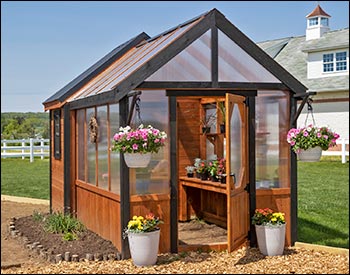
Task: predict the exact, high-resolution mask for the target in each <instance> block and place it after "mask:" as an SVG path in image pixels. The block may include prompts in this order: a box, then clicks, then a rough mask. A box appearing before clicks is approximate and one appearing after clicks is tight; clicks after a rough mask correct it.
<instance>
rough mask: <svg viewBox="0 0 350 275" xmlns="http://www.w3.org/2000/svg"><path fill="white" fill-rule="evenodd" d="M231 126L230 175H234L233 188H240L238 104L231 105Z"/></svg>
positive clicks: (240, 132)
mask: <svg viewBox="0 0 350 275" xmlns="http://www.w3.org/2000/svg"><path fill="white" fill-rule="evenodd" d="M230 125H231V133H230V137H231V146H230V150H231V163H230V168H231V173H234V174H235V178H236V182H235V187H236V188H237V187H239V186H240V182H239V179H240V178H241V173H242V151H241V150H242V117H241V114H240V112H239V109H238V104H236V103H235V104H234V105H233V112H232V116H231V120H230Z"/></svg>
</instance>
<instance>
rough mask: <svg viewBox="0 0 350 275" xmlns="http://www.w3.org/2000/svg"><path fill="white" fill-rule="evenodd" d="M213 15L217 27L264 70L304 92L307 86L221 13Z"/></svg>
mask: <svg viewBox="0 0 350 275" xmlns="http://www.w3.org/2000/svg"><path fill="white" fill-rule="evenodd" d="M215 16H216V25H217V27H218V28H219V29H220V30H221V31H222V32H223V33H224V34H226V35H227V36H228V37H229V38H230V39H231V40H232V41H234V42H235V43H236V44H237V45H238V46H239V47H241V48H242V49H243V50H244V51H246V52H247V53H248V54H249V55H250V56H251V57H252V58H254V59H255V60H256V61H257V62H259V63H260V64H261V65H262V66H264V67H265V69H266V70H268V71H269V72H271V73H272V74H273V75H274V76H276V77H277V78H278V79H280V80H281V81H282V82H283V83H285V84H286V85H287V86H288V87H289V88H290V89H291V90H292V91H293V92H294V93H299V94H302V93H305V92H306V90H307V88H306V87H305V86H304V85H303V84H302V83H301V82H299V81H298V80H297V79H296V78H295V77H294V76H292V75H291V74H290V73H289V72H288V71H287V70H286V69H284V68H283V67H282V66H281V65H279V64H278V63H277V62H276V61H275V60H274V59H273V58H271V57H270V56H269V55H268V54H267V53H266V52H265V51H264V50H262V49H261V48H260V47H259V46H257V45H256V44H255V43H254V42H253V41H251V40H250V39H249V38H248V37H247V36H246V35H245V34H243V33H242V32H241V31H240V30H239V29H237V28H236V26H234V25H233V24H232V23H231V22H230V21H228V20H227V19H226V18H225V16H224V15H223V14H221V13H220V12H218V11H216V15H215Z"/></svg>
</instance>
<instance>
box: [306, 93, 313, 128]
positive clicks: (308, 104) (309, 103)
mask: <svg viewBox="0 0 350 275" xmlns="http://www.w3.org/2000/svg"><path fill="white" fill-rule="evenodd" d="M311 103H312V99H311V98H309V99H308V100H307V114H306V118H305V122H304V126H305V127H306V126H307V119H308V117H309V114H311V117H312V122H313V126H316V122H315V118H314V113H313V108H312V105H311Z"/></svg>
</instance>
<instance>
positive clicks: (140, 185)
mask: <svg viewBox="0 0 350 275" xmlns="http://www.w3.org/2000/svg"><path fill="white" fill-rule="evenodd" d="M140 99H141V101H140V111H141V119H142V121H143V123H144V125H145V126H147V125H152V126H153V127H155V128H157V129H159V130H161V131H165V132H166V133H167V134H168V139H167V141H166V143H165V144H166V145H165V146H164V147H162V148H161V150H160V151H159V152H158V153H157V154H152V159H151V162H150V164H149V165H148V167H146V168H130V194H131V195H136V194H137V195H143V194H160V193H163V194H164V193H166V194H167V193H169V190H170V158H169V148H170V138H171V137H170V136H169V125H168V118H169V108H168V97H167V96H166V95H165V91H164V90H154V91H153V90H146V91H142V94H141V97H140ZM135 116H137V115H135V114H134V115H133V117H135Z"/></svg>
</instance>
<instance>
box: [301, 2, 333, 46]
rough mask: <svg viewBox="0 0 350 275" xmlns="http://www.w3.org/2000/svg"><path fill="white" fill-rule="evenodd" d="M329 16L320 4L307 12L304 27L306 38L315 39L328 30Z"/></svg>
mask: <svg viewBox="0 0 350 275" xmlns="http://www.w3.org/2000/svg"><path fill="white" fill-rule="evenodd" d="M330 17H331V16H330V15H329V14H327V13H326V12H325V11H324V10H323V9H322V8H321V6H320V5H317V7H316V8H315V9H314V10H313V11H312V12H311V13H309V14H308V15H307V16H306V18H307V28H306V40H311V39H317V38H320V37H322V35H323V34H324V33H325V32H327V31H329V18H330Z"/></svg>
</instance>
